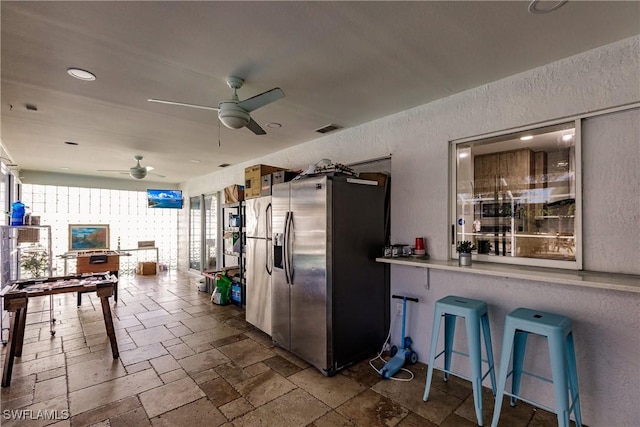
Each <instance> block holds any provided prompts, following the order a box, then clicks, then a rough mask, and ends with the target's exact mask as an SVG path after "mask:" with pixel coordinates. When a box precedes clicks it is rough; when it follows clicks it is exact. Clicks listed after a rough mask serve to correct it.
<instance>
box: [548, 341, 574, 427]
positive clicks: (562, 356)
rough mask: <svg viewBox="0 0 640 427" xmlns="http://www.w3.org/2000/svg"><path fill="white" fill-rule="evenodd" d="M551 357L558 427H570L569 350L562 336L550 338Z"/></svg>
mask: <svg viewBox="0 0 640 427" xmlns="http://www.w3.org/2000/svg"><path fill="white" fill-rule="evenodd" d="M549 357H550V359H551V375H552V377H553V394H554V395H555V398H556V414H557V415H558V427H568V426H569V398H568V388H569V384H568V382H567V379H568V375H567V349H566V348H565V337H563V336H562V335H561V334H551V335H550V336H549Z"/></svg>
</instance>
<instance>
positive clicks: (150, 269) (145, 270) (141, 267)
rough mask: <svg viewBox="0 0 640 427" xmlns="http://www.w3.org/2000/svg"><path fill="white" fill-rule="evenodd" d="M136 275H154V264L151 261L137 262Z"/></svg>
mask: <svg viewBox="0 0 640 427" xmlns="http://www.w3.org/2000/svg"><path fill="white" fill-rule="evenodd" d="M138 274H142V275H143V276H151V275H154V274H156V263H155V262H153V261H149V262H139V263H138Z"/></svg>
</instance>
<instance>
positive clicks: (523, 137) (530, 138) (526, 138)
mask: <svg viewBox="0 0 640 427" xmlns="http://www.w3.org/2000/svg"><path fill="white" fill-rule="evenodd" d="M532 139H533V136H531V135H527V136H521V137H520V141H529V140H532Z"/></svg>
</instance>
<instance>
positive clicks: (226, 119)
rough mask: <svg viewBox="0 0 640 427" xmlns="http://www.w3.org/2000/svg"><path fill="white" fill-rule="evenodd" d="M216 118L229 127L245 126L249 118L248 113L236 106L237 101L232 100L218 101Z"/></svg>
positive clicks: (238, 127)
mask: <svg viewBox="0 0 640 427" xmlns="http://www.w3.org/2000/svg"><path fill="white" fill-rule="evenodd" d="M218 118H219V119H220V121H221V122H222V124H223V125H225V126H226V127H228V128H229V129H241V128H243V127H245V126H246V125H247V124H248V123H249V120H250V116H249V113H247V112H246V111H245V110H243V109H242V108H241V107H238V104H237V102H233V101H222V102H221V103H220V110H219V111H218Z"/></svg>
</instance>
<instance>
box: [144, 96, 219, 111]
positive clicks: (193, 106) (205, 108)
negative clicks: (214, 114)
mask: <svg viewBox="0 0 640 427" xmlns="http://www.w3.org/2000/svg"><path fill="white" fill-rule="evenodd" d="M147 101H149V102H155V103H158V104H167V105H177V106H180V107H189V108H199V109H201V110H212V111H219V110H220V109H219V108H218V107H208V106H206V105H196V104H187V103H185V102H176V101H166V100H164V99H153V98H149V99H147Z"/></svg>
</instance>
